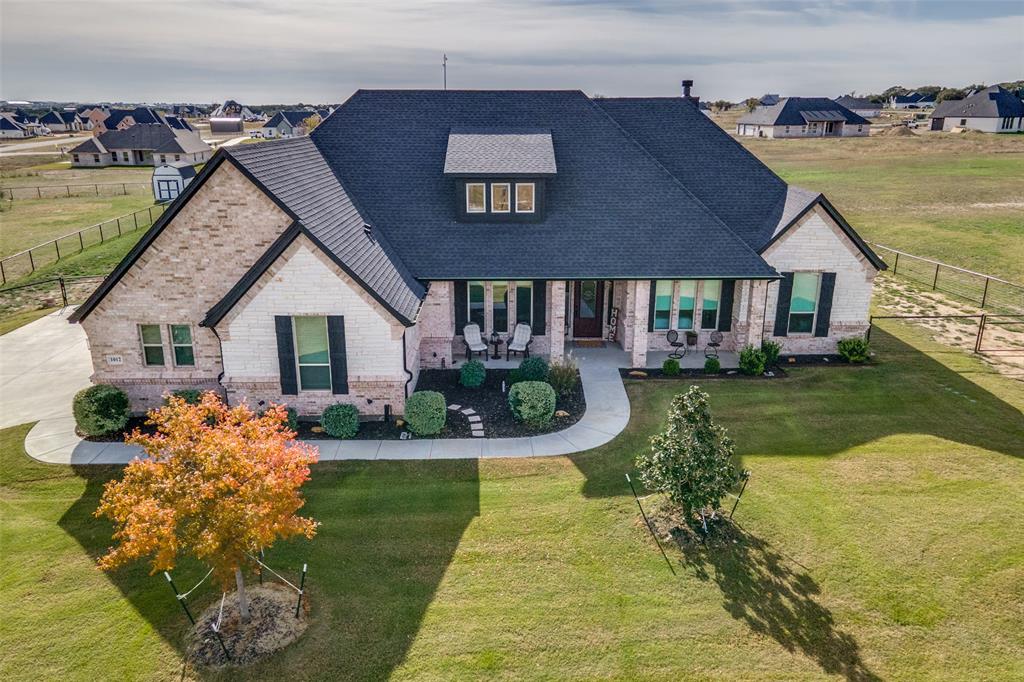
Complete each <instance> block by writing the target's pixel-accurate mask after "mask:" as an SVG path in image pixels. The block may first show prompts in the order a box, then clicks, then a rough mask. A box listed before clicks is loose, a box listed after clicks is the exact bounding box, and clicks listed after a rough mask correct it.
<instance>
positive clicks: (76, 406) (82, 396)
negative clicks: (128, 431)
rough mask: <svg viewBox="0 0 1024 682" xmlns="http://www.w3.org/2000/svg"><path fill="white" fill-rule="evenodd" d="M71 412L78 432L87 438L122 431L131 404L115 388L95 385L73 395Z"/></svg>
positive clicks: (122, 392) (106, 385)
mask: <svg viewBox="0 0 1024 682" xmlns="http://www.w3.org/2000/svg"><path fill="white" fill-rule="evenodd" d="M72 411H73V412H74V414H75V424H76V425H77V426H78V430H79V431H81V432H82V433H84V434H85V435H87V436H102V435H105V434H108V433H114V432H115V431H121V430H122V429H124V427H125V425H127V424H128V416H129V415H130V414H131V403H129V402H128V396H127V395H126V394H125V392H124V391H122V390H121V389H119V388H118V387H117V386H111V385H109V384H96V385H95V386H90V387H89V388H86V389H83V390H81V391H79V392H78V393H76V394H75V400H74V402H73V403H72Z"/></svg>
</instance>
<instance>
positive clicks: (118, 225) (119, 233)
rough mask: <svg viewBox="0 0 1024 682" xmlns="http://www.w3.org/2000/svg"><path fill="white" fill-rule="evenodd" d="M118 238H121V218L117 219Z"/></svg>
mask: <svg viewBox="0 0 1024 682" xmlns="http://www.w3.org/2000/svg"><path fill="white" fill-rule="evenodd" d="M117 236H118V237H120V236H121V219H120V218H118V219H117Z"/></svg>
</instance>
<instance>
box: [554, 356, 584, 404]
mask: <svg viewBox="0 0 1024 682" xmlns="http://www.w3.org/2000/svg"><path fill="white" fill-rule="evenodd" d="M579 380H580V377H579V369H578V367H577V366H576V358H574V357H573V356H572V353H566V355H565V357H563V358H562V359H561V360H560V361H559V362H555V363H552V364H551V367H550V369H549V370H548V383H549V384H551V388H553V389H555V393H557V394H558V395H560V396H566V395H569V394H570V393H572V390H573V389H574V388H576V384H577V383H579Z"/></svg>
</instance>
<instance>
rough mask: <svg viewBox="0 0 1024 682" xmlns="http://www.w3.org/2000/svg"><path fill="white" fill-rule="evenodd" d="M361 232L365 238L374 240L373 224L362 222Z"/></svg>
mask: <svg viewBox="0 0 1024 682" xmlns="http://www.w3.org/2000/svg"><path fill="white" fill-rule="evenodd" d="M363 234H365V235H366V238H367V239H369V240H370V241H371V242H372V241H376V240H375V239H374V238H373V225H371V224H370V223H363Z"/></svg>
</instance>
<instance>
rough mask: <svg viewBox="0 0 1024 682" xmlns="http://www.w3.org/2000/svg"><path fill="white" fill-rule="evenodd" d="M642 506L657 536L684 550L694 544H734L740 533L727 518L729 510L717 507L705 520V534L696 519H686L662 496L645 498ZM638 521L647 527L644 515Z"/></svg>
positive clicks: (662, 540)
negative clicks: (717, 509)
mask: <svg viewBox="0 0 1024 682" xmlns="http://www.w3.org/2000/svg"><path fill="white" fill-rule="evenodd" d="M650 500H655V501H653V502H652V501H650ZM644 508H645V511H646V512H647V518H648V519H649V520H650V522H651V526H652V527H653V528H654V534H655V535H657V536H658V539H659V540H660V541H661V542H664V543H670V544H671V543H674V544H676V545H678V546H679V547H681V548H684V549H685V548H686V547H688V546H692V545H695V544H698V545H704V546H710V547H715V546H718V545H729V544H734V543H735V542H736V541H737V540H738V539H739V538H740V537H741V535H742V534H741V533H740V532H739V530H738V529H737V527H736V525H735V524H733V522H732V521H731V520H730V519H729V513H728V510H725V511H723V510H719V511H718V512H716V513H715V516H714V517H708V518H707V519H706V520H705V522H706V523H707V526H708V532H707V534H705V533H704V529H703V528H702V527H701V524H700V520H699V519H696V518H695V519H693V520H692V521H687V520H686V519H684V518H683V515H682V513H681V512H680V511H679V509H678V508H676V507H674V506H672V505H671V504H669V503H668V501H667V500H665V499H664V498H661V499H658V498H647V500H645V503H644ZM637 521H638V523H639V524H640V525H641V526H644V527H646V526H645V524H644V520H643V517H641V516H639V515H638V516H637Z"/></svg>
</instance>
